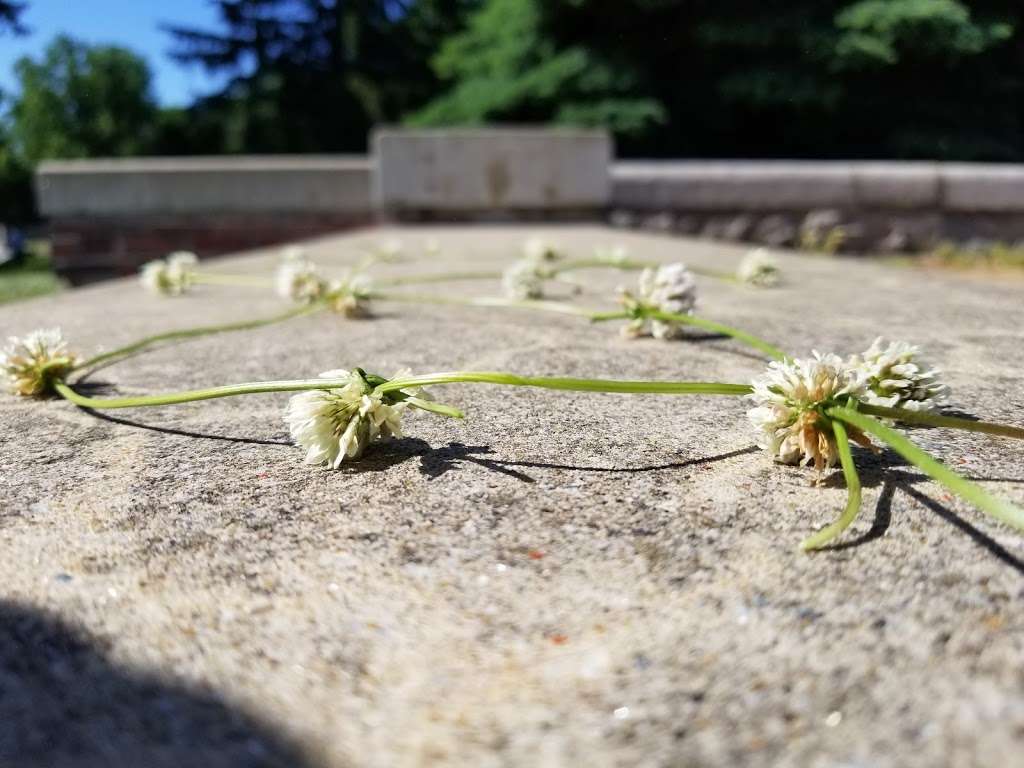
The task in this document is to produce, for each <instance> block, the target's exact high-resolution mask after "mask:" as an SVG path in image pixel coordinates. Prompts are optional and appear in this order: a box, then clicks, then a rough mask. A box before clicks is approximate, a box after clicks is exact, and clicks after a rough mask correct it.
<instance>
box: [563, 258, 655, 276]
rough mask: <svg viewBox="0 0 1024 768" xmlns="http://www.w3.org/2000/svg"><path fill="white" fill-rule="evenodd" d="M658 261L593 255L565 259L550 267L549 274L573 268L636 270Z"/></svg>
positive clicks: (652, 265) (651, 266) (651, 265)
mask: <svg viewBox="0 0 1024 768" xmlns="http://www.w3.org/2000/svg"><path fill="white" fill-rule="evenodd" d="M657 266H658V262H656V261H638V260H635V259H603V258H601V257H600V256H594V257H593V258H589V259H573V260H571V261H567V262H565V263H564V264H559V265H557V266H554V267H551V269H550V274H551V275H552V276H554V275H559V274H561V273H562V272H571V271H572V270H574V269H620V270H623V271H636V270H639V269H648V268H653V267H657Z"/></svg>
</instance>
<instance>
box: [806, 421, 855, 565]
mask: <svg viewBox="0 0 1024 768" xmlns="http://www.w3.org/2000/svg"><path fill="white" fill-rule="evenodd" d="M832 431H833V433H834V434H835V436H836V447H837V448H838V449H839V462H840V464H842V467H843V477H845V478H846V509H845V510H843V514H842V515H840V516H839V519H838V520H836V521H835V522H834V523H832V524H831V525H827V526H825V527H824V528H822V529H821V530H820V531H818V532H817V533H815V534H814V535H813V536H808V537H807V538H806V539H804V540H803V541H802V542H800V549H802V550H804V551H805V552H806V551H808V550H812V549H820V548H821V547H823V546H825V545H826V544H828V543H829V542H830V541H832V539H834V538H836V537H837V536H839V534H841V533H842V532H843V531H845V530H846V529H847V528H849V527H850V524H851V523H852V522H853V521H854V520H856V519H857V514H858V513H859V512H860V505H861V492H860V476H859V475H858V474H857V466H856V465H855V464H854V463H853V454H852V453H851V452H850V438H849V437H848V436H847V434H846V427H844V426H843V423H842V422H841V421H833V422H832Z"/></svg>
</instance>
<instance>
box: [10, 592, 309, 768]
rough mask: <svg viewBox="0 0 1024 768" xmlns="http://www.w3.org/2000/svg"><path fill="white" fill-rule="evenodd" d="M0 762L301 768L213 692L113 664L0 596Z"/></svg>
mask: <svg viewBox="0 0 1024 768" xmlns="http://www.w3.org/2000/svg"><path fill="white" fill-rule="evenodd" d="M0 765H9V766H19V767H22V768H30V767H31V766H47V768H71V767H72V766H73V767H74V768H109V767H110V766H147V768H164V767H165V766H166V768H180V767H181V766H191V765H196V766H199V765H201V766H205V767H212V768H229V767H230V768H241V767H243V766H244V767H245V768H270V767H271V766H281V767H282V768H284V767H285V766H289V767H292V766H294V767H295V768H303V767H304V766H311V765H312V762H310V760H309V758H308V756H306V755H304V754H303V752H302V750H301V749H300V748H299V747H298V746H297V745H296V744H294V743H292V742H291V740H290V739H289V738H288V737H286V736H284V735H282V734H281V733H278V732H276V731H275V729H274V728H273V727H272V726H270V725H268V724H267V723H264V722H261V721H260V720H259V719H258V718H256V717H254V716H253V715H251V714H249V713H246V712H244V711H242V710H241V709H239V708H238V707H236V706H235V705H232V704H230V703H228V702H226V701H224V700H223V699H221V698H220V697H218V696H217V695H216V694H215V693H212V692H209V691H205V690H198V689H192V688H189V687H188V686H185V685H181V684H180V683H176V682H171V681H168V680H165V679H161V678H160V677H158V676H157V675H154V674H151V673H148V672H139V671H135V670H131V669H127V668H125V667H122V666H119V665H118V664H116V663H114V662H113V661H112V660H111V659H110V657H109V653H108V649H107V648H106V647H105V644H104V641H103V640H102V639H99V638H93V637H90V636H89V635H88V634H87V633H86V632H84V631H82V630H80V629H77V628H75V627H73V626H71V625H69V624H67V623H65V622H64V621H62V620H61V619H59V618H57V617H55V616H52V615H50V614H47V613H45V612H42V611H39V610H37V609H35V608H32V607H29V606H25V605H22V604H18V603H15V602H11V601H6V600H4V601H0Z"/></svg>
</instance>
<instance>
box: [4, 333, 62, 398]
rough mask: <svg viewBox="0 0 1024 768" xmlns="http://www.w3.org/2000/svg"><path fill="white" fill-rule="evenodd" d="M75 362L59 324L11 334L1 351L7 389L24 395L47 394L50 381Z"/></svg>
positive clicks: (60, 378)
mask: <svg viewBox="0 0 1024 768" xmlns="http://www.w3.org/2000/svg"><path fill="white" fill-rule="evenodd" d="M77 362H78V358H77V357H76V356H75V355H73V354H72V353H71V352H69V351H68V344H67V342H66V341H65V340H64V336H63V335H62V334H61V331H60V328H49V329H40V330H37V331H32V333H30V334H28V335H27V336H24V337H22V338H18V337H16V336H11V337H10V338H9V339H8V344H7V347H6V348H5V349H4V350H3V351H2V352H0V371H2V372H3V374H4V376H5V378H6V379H7V384H8V387H9V389H10V390H11V392H13V393H14V394H16V395H22V396H24V397H40V396H42V395H46V394H49V392H50V390H51V389H52V386H53V382H54V381H59V380H62V379H63V378H64V377H65V376H67V375H68V374H69V373H70V372H71V369H72V368H74V367H75V365H76V364H77Z"/></svg>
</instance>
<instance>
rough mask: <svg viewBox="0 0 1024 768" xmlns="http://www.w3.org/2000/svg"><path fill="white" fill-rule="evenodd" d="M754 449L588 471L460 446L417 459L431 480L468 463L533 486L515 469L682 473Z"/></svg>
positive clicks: (485, 448)
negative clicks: (688, 468)
mask: <svg viewBox="0 0 1024 768" xmlns="http://www.w3.org/2000/svg"><path fill="white" fill-rule="evenodd" d="M757 450H758V449H757V448H756V447H754V446H749V447H747V448H740V449H738V450H735V451H729V452H728V453H721V454H717V455H715V456H700V457H697V458H693V459H687V460H685V461H673V462H668V463H665V464H651V465H646V466H642V467H592V466H585V465H579V464H559V463H556V462H547V461H505V460H502V459H497V458H490V456H492V455H493V454H494V450H493V449H492V448H491V447H490V446H486V445H464V444H463V443H450V444H448V445H447V446H446V447H444V448H436V449H433V450H430V449H429V448H428V450H427V451H426V452H423V453H422V455H421V456H420V472H421V473H422V474H423V475H426V476H427V477H428V478H430V479H431V480H434V479H436V478H438V477H441V476H442V475H444V474H445V473H447V472H450V471H451V470H453V469H455V468H457V467H458V465H459V464H460V463H461V462H468V463H470V464H476V465H478V466H481V467H484V468H485V469H488V470H490V471H492V472H497V473H499V474H502V475H507V476H509V477H512V478H514V479H516V480H519V481H521V482H524V483H534V482H536V480H535V479H534V478H533V477H531V476H530V475H528V474H526V473H525V472H521V471H519V469H518V468H533V469H564V470H570V471H574V472H615V473H624V474H636V473H640V472H658V471H662V470H669V469H683V468H685V467H692V466H697V465H700V464H710V463H712V462H715V461H724V460H726V459H731V458H734V457H736V456H743V455H745V454H748V453H755V452H756V451H757Z"/></svg>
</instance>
